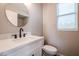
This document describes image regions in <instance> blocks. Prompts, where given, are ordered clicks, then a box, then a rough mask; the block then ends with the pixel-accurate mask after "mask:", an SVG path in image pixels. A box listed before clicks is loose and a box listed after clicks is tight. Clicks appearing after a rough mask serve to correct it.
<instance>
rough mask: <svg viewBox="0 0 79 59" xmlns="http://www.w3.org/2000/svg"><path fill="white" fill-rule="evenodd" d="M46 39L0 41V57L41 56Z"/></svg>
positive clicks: (29, 37) (28, 37)
mask: <svg viewBox="0 0 79 59" xmlns="http://www.w3.org/2000/svg"><path fill="white" fill-rule="evenodd" d="M43 45H44V38H43V37H41V36H32V35H31V36H26V37H23V38H17V39H3V40H0V56H41V55H42V47H43Z"/></svg>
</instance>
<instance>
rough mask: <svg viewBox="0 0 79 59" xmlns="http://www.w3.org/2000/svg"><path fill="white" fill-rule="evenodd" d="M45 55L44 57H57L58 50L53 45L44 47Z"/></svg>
mask: <svg viewBox="0 0 79 59" xmlns="http://www.w3.org/2000/svg"><path fill="white" fill-rule="evenodd" d="M43 55H44V56H48V55H50V56H56V55H57V48H55V47H53V46H51V45H44V47H43Z"/></svg>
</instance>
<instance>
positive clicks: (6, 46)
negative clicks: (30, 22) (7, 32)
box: [0, 36, 43, 53]
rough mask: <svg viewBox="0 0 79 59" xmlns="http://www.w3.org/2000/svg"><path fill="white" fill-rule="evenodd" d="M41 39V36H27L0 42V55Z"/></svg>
mask: <svg viewBox="0 0 79 59" xmlns="http://www.w3.org/2000/svg"><path fill="white" fill-rule="evenodd" d="M41 38H43V36H27V37H24V38H17V39H3V40H0V53H2V52H5V51H8V50H11V49H13V48H16V47H18V46H21V45H24V44H29V43H32V42H34V41H37V40H40V39H41Z"/></svg>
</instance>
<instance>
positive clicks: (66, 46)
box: [43, 4, 79, 55]
mask: <svg viewBox="0 0 79 59" xmlns="http://www.w3.org/2000/svg"><path fill="white" fill-rule="evenodd" d="M56 27H57V17H56V4H43V32H44V33H43V34H44V36H45V40H46V42H47V43H48V44H51V45H53V46H56V47H57V48H58V50H59V52H61V53H63V54H64V55H79V31H75V32H74V31H73V32H72V31H68V32H64V31H62V32H59V31H57V28H56Z"/></svg>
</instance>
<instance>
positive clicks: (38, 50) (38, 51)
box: [33, 47, 42, 56]
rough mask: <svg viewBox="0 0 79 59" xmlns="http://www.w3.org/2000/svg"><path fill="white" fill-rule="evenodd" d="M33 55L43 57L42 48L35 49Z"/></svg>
mask: <svg viewBox="0 0 79 59" xmlns="http://www.w3.org/2000/svg"><path fill="white" fill-rule="evenodd" d="M33 54H34V56H41V55H42V47H39V48H36V49H34V51H33Z"/></svg>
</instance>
